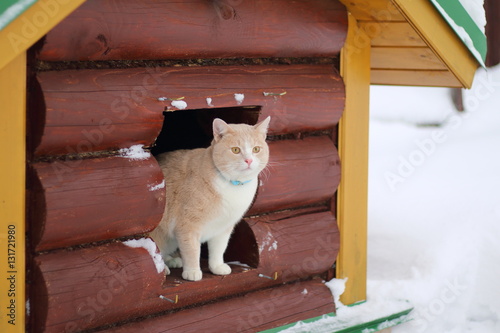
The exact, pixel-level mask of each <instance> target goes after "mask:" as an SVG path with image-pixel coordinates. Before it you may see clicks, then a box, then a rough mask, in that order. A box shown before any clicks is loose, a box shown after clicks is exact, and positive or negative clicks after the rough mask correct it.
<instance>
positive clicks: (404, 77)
mask: <svg viewBox="0 0 500 333" xmlns="http://www.w3.org/2000/svg"><path fill="white" fill-rule="evenodd" d="M371 84H384V85H408V86H425V87H454V88H460V87H462V84H461V83H460V81H458V79H457V78H456V77H455V76H454V75H453V73H451V72H450V71H446V70H443V71H440V70H436V71H432V70H398V69H392V70H388V69H385V70H382V69H372V70H371Z"/></svg>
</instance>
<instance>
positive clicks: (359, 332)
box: [261, 308, 413, 333]
mask: <svg viewBox="0 0 500 333" xmlns="http://www.w3.org/2000/svg"><path fill="white" fill-rule="evenodd" d="M412 310H413V308H409V309H407V310H404V311H401V312H398V313H395V314H392V315H389V316H385V317H382V318H379V319H375V320H372V321H369V322H366V323H362V324H357V325H354V326H351V327H347V328H343V329H341V330H337V331H334V332H331V333H364V332H367V331H368V332H377V331H380V330H382V329H385V328H389V327H393V326H396V325H399V324H402V323H405V322H407V321H409V320H410V319H409V318H408V314H409V313H410V312H411V311H412ZM325 316H328V317H335V313H329V314H327V315H323V316H319V317H315V318H310V319H306V320H302V321H301V322H303V323H312V322H315V321H318V320H321V319H324V318H325ZM296 324H297V323H291V324H288V325H285V326H281V327H276V328H271V329H269V330H265V331H262V332H261V333H278V332H281V331H284V330H286V329H287V328H290V327H292V326H295V325H296Z"/></svg>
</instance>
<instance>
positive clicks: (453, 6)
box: [431, 0, 488, 64]
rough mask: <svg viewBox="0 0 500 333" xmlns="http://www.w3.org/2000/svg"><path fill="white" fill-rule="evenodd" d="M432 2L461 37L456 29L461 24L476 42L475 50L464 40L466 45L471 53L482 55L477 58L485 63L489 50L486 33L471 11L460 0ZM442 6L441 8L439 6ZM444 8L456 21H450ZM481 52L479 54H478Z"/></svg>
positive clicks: (433, 0)
mask: <svg viewBox="0 0 500 333" xmlns="http://www.w3.org/2000/svg"><path fill="white" fill-rule="evenodd" d="M431 3H432V4H433V5H434V7H436V9H437V10H438V11H439V12H440V13H441V15H442V16H443V18H444V19H445V20H446V21H447V22H448V24H449V25H450V26H451V28H452V29H453V30H454V31H455V33H456V34H457V35H458V36H459V37H460V33H459V32H458V31H457V30H456V29H455V25H458V26H461V27H462V28H463V29H464V30H465V31H466V32H467V33H468V34H469V37H470V38H471V40H472V43H473V44H474V46H473V47H474V48H475V50H477V52H474V50H472V49H471V47H472V46H471V45H467V43H466V42H465V41H464V44H465V46H467V47H468V48H469V50H471V53H472V54H473V55H474V56H475V57H476V58H478V56H480V58H481V59H477V60H478V61H479V62H480V63H481V64H484V61H486V52H487V48H488V47H487V43H486V35H485V34H484V33H483V32H482V31H481V29H480V28H479V27H478V26H477V24H476V22H474V20H473V19H472V17H471V16H470V15H469V13H468V12H467V11H466V10H465V8H464V7H463V6H462V4H461V3H460V1H458V0H431ZM439 7H441V8H439ZM441 9H442V10H444V11H445V12H446V14H447V15H448V16H449V18H451V19H452V20H453V21H454V22H449V18H448V17H446V15H444V14H443V13H442V11H441ZM477 53H479V55H478V54H477Z"/></svg>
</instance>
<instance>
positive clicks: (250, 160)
mask: <svg viewBox="0 0 500 333" xmlns="http://www.w3.org/2000/svg"><path fill="white" fill-rule="evenodd" d="M252 162H253V160H252V159H251V158H245V163H246V164H247V165H248V166H250V164H252Z"/></svg>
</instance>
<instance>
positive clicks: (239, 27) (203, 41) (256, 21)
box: [40, 0, 347, 61]
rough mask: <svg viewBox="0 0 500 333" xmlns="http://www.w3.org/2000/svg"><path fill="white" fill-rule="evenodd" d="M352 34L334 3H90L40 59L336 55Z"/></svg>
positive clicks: (54, 34)
mask: <svg viewBox="0 0 500 333" xmlns="http://www.w3.org/2000/svg"><path fill="white" fill-rule="evenodd" d="M346 33H347V12H346V9H345V7H344V6H343V5H342V4H340V3H339V2H338V1H332V0H319V1H288V0H274V1H266V0H253V1H225V0H217V1H202V0H194V1H180V2H179V1H171V0H170V1H169V0H160V1H135V0H123V1H115V0H101V1H96V0H89V1H87V2H86V3H84V4H83V5H82V6H81V7H80V8H79V9H77V10H76V11H75V12H74V13H72V14H71V15H69V16H68V18H66V19H65V20H63V21H62V22H61V23H60V24H59V25H57V26H56V27H55V28H54V29H52V30H51V31H50V32H49V33H48V35H47V37H46V40H45V43H44V45H43V48H42V50H41V53H40V59H42V60H49V61H63V60H64V61H67V60H72V61H74V60H80V61H81V60H126V59H141V60H142V59H167V58H170V59H180V58H224V57H230V58H233V57H318V56H335V55H337V54H338V53H339V52H340V49H341V48H342V46H343V44H344V41H345V37H346Z"/></svg>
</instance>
